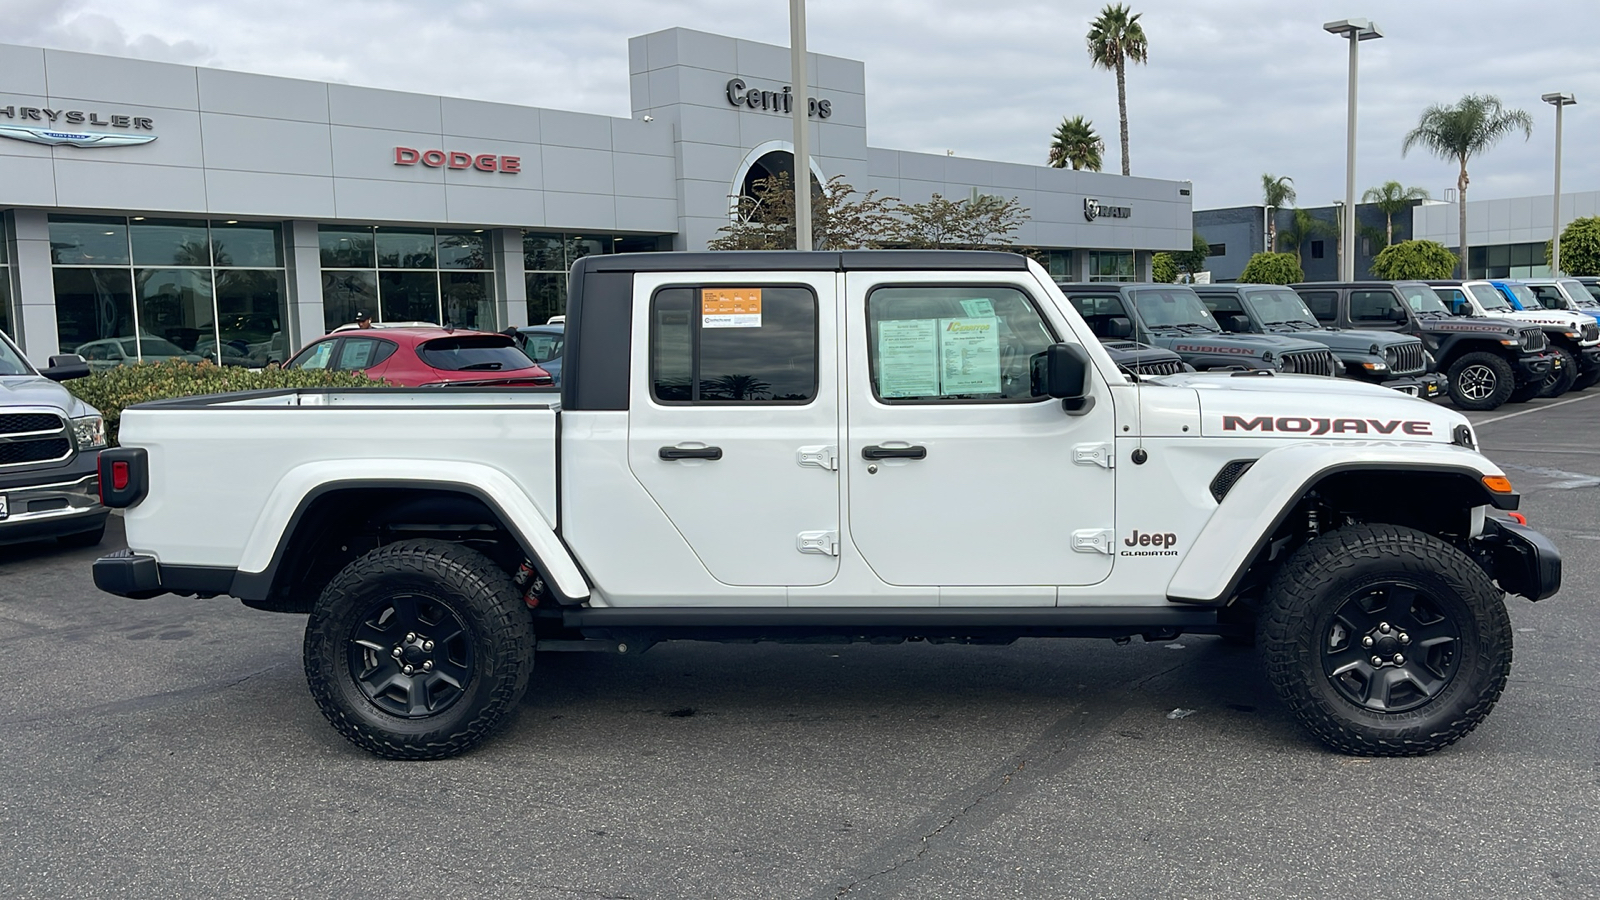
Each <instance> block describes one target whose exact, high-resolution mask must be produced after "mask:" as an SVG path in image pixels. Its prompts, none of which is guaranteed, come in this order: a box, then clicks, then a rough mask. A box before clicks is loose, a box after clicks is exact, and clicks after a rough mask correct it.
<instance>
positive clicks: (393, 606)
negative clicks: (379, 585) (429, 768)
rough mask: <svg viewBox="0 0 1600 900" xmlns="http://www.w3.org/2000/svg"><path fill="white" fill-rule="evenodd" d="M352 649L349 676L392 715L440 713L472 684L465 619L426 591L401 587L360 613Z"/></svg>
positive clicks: (380, 706) (469, 648)
mask: <svg viewBox="0 0 1600 900" xmlns="http://www.w3.org/2000/svg"><path fill="white" fill-rule="evenodd" d="M347 649H348V652H349V663H350V677H351V678H353V679H354V680H355V683H356V685H357V687H359V688H360V690H361V693H362V694H364V695H365V696H366V698H367V699H368V700H371V701H372V703H373V705H375V706H377V707H379V708H380V709H383V710H384V711H385V712H388V713H390V714H391V715H396V716H400V717H402V718H407V719H419V718H424V717H427V716H432V715H437V714H439V713H442V712H444V711H445V710H447V709H449V708H450V706H451V704H454V703H455V702H456V701H458V700H460V699H461V697H462V695H463V693H464V692H465V691H466V690H467V689H468V688H469V687H470V686H471V684H472V676H473V659H472V641H471V639H470V635H469V634H468V631H467V626H466V624H465V623H464V622H462V621H461V617H460V616H458V615H456V614H455V613H454V612H453V611H452V610H451V609H450V607H448V606H445V605H444V604H443V603H441V602H439V601H437V600H435V599H433V598H432V597H429V596H427V595H423V594H415V593H398V594H395V595H392V596H387V597H383V598H381V599H379V600H377V601H375V602H374V603H372V604H371V605H370V606H369V607H368V608H367V611H366V612H365V613H364V614H362V615H361V616H358V617H357V619H356V622H355V629H354V632H353V633H352V634H351V636H350V643H349V646H348V648H347Z"/></svg>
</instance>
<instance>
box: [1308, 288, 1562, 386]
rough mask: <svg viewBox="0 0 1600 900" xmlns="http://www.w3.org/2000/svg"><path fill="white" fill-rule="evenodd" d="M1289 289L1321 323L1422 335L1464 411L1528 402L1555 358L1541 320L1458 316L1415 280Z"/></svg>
mask: <svg viewBox="0 0 1600 900" xmlns="http://www.w3.org/2000/svg"><path fill="white" fill-rule="evenodd" d="M1290 287H1293V288H1294V290H1295V293H1297V294H1299V295H1300V299H1302V300H1304V301H1305V302H1306V307H1307V308H1309V309H1310V310H1311V314H1312V315H1313V316H1315V317H1316V319H1317V321H1318V322H1321V323H1322V324H1324V325H1332V326H1335V327H1338V328H1370V329H1372V330H1374V331H1397V332H1400V333H1401V334H1409V335H1412V336H1414V337H1418V338H1421V339H1422V344H1423V346H1424V347H1426V348H1427V349H1428V352H1429V353H1432V354H1433V356H1434V358H1435V359H1437V360H1438V362H1439V370H1440V371H1441V372H1444V373H1445V374H1446V375H1447V376H1448V377H1449V379H1450V384H1449V391H1450V400H1451V401H1452V402H1453V403H1455V405H1456V406H1458V407H1460V408H1461V409H1477V410H1485V409H1497V408H1499V407H1500V406H1501V405H1503V404H1505V403H1521V402H1523V401H1526V400H1531V399H1533V397H1534V395H1535V394H1537V393H1538V392H1539V387H1540V385H1541V384H1542V383H1543V382H1544V379H1545V377H1546V376H1547V375H1549V374H1550V372H1551V371H1552V369H1553V368H1554V367H1555V366H1557V365H1559V364H1560V362H1559V360H1557V359H1556V357H1555V355H1554V354H1552V353H1550V352H1549V345H1548V343H1547V342H1546V340H1545V336H1544V332H1543V331H1542V330H1540V328H1539V326H1538V325H1530V324H1528V323H1525V322H1517V321H1515V320H1512V319H1496V318H1487V319H1458V318H1456V317H1454V316H1452V315H1451V314H1450V309H1449V307H1447V306H1445V305H1444V301H1443V300H1440V299H1439V295H1438V294H1436V293H1434V291H1433V288H1431V287H1429V286H1427V285H1426V284H1424V283H1422V282H1420V281H1350V282H1336V281H1319V282H1309V283H1305V284H1295V285H1290Z"/></svg>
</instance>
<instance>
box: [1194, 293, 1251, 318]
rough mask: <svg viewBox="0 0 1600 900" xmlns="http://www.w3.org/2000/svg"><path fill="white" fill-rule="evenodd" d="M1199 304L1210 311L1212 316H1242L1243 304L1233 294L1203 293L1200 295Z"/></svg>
mask: <svg viewBox="0 0 1600 900" xmlns="http://www.w3.org/2000/svg"><path fill="white" fill-rule="evenodd" d="M1200 302H1201V303H1204V304H1205V305H1206V309H1209V310H1211V314H1212V315H1213V316H1218V315H1221V316H1232V315H1244V304H1243V303H1241V302H1240V301H1239V298H1238V297H1237V296H1236V295H1234V294H1213V293H1209V292H1208V293H1204V294H1201V295H1200Z"/></svg>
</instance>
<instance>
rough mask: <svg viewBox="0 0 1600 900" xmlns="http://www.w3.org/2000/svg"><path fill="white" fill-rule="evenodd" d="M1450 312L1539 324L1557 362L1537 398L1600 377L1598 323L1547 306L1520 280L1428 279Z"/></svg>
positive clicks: (1578, 388) (1583, 385)
mask: <svg viewBox="0 0 1600 900" xmlns="http://www.w3.org/2000/svg"><path fill="white" fill-rule="evenodd" d="M1428 284H1429V285H1430V286H1432V287H1433V290H1434V293H1436V294H1438V295H1439V299H1441V300H1443V301H1444V302H1445V305H1446V306H1448V307H1450V311H1451V312H1452V313H1455V314H1456V315H1458V316H1462V317H1464V318H1469V319H1482V318H1487V317H1489V316H1497V317H1499V318H1503V319H1515V320H1517V321H1519V322H1528V323H1531V324H1533V325H1537V326H1539V328H1540V330H1542V331H1543V332H1544V337H1545V340H1546V341H1548V342H1549V343H1550V352H1551V353H1552V354H1554V355H1555V356H1557V357H1559V358H1560V360H1561V365H1560V366H1558V367H1557V368H1555V369H1554V370H1553V371H1552V372H1551V373H1550V374H1549V375H1547V376H1546V377H1545V379H1544V383H1543V384H1542V385H1541V386H1540V387H1539V396H1540V397H1559V396H1561V395H1562V394H1565V393H1566V392H1567V391H1569V390H1574V391H1581V390H1584V389H1585V388H1588V387H1590V386H1591V385H1593V384H1594V383H1595V382H1596V381H1600V324H1596V323H1595V320H1594V319H1593V318H1592V317H1590V316H1587V315H1584V314H1583V313H1580V312H1574V311H1571V310H1566V309H1545V308H1544V307H1542V306H1540V304H1539V300H1538V299H1537V298H1535V296H1534V293H1533V291H1531V290H1529V289H1528V287H1527V286H1526V285H1524V284H1522V283H1520V282H1516V281H1505V280H1501V279H1495V280H1491V281H1430V282H1428Z"/></svg>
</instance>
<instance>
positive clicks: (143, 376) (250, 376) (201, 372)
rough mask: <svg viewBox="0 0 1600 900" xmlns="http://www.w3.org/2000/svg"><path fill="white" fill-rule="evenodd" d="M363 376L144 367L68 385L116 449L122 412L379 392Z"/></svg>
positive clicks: (180, 364)
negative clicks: (265, 393)
mask: <svg viewBox="0 0 1600 900" xmlns="http://www.w3.org/2000/svg"><path fill="white" fill-rule="evenodd" d="M383 385H384V382H382V381H374V380H373V379H371V378H368V377H367V376H366V375H365V374H364V373H361V372H329V371H325V370H317V369H243V368H237V367H234V366H218V365H213V364H212V363H209V362H202V363H186V362H179V361H171V362H163V363H140V364H138V365H133V366H119V367H117V368H115V369H108V370H107V371H104V372H96V373H94V374H93V375H90V376H89V377H87V378H75V379H73V380H72V381H68V382H66V383H65V385H64V386H65V387H66V389H67V390H69V391H71V392H72V393H73V395H74V396H76V397H77V398H78V399H80V400H82V401H83V402H85V403H87V404H89V405H90V406H93V407H94V408H95V409H98V410H100V414H101V415H103V416H105V417H106V438H107V439H108V440H109V441H110V442H111V446H113V447H115V446H116V445H117V426H118V425H119V424H121V422H122V411H123V409H125V408H127V407H129V406H133V405H135V404H139V403H149V402H150V401H152V400H167V399H170V398H172V397H198V396H201V395H203V394H230V393H234V392H236V391H259V390H267V389H273V388H307V387H381V386H383Z"/></svg>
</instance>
